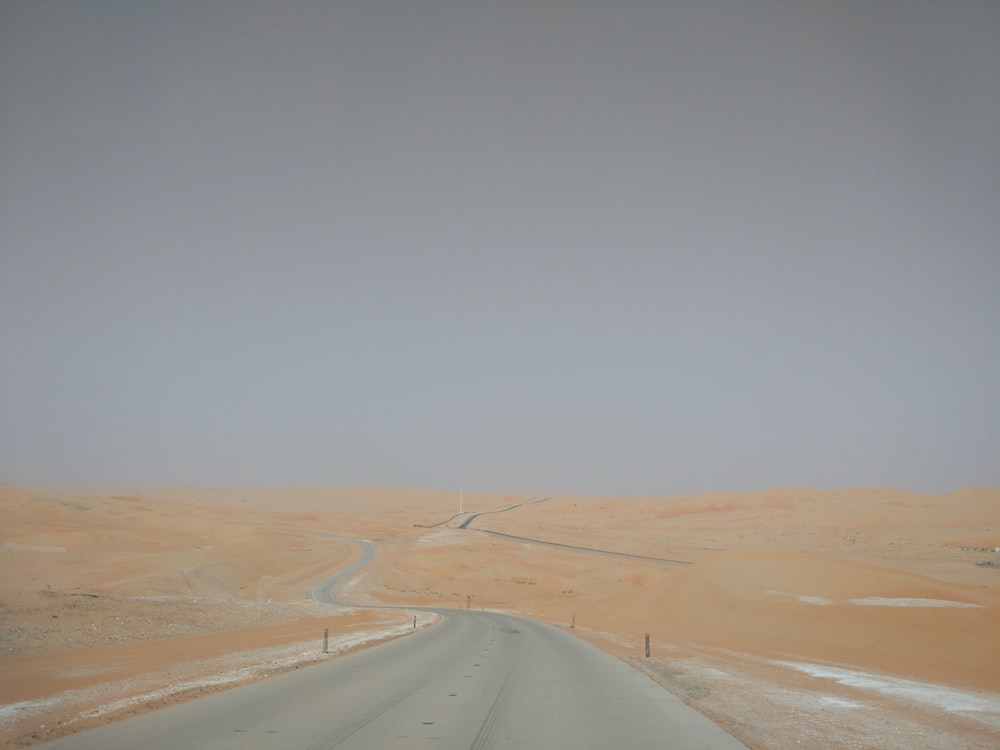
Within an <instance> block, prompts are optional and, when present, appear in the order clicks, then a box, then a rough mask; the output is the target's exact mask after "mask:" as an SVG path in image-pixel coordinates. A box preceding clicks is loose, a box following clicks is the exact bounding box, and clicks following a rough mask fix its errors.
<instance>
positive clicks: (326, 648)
mask: <svg viewBox="0 0 1000 750" xmlns="http://www.w3.org/2000/svg"><path fill="white" fill-rule="evenodd" d="M323 653H324V654H328V653H330V628H323Z"/></svg>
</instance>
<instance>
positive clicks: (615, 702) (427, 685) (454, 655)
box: [41, 610, 745, 750]
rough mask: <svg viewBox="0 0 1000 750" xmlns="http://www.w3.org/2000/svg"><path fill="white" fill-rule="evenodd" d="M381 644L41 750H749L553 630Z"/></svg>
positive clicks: (467, 617)
mask: <svg viewBox="0 0 1000 750" xmlns="http://www.w3.org/2000/svg"><path fill="white" fill-rule="evenodd" d="M438 611H439V612H440V614H441V615H442V620H441V622H440V624H438V625H437V626H435V627H432V628H428V629H426V630H418V631H414V633H413V634H412V635H409V636H406V637H403V638H399V639H397V640H395V641H392V642H390V643H387V644H385V645H382V646H378V647H377V648H372V649H368V650H366V651H361V652H357V653H354V654H351V655H348V656H345V657H342V658H340V659H334V660H331V661H328V662H323V663H321V664H318V665H315V666H311V667H307V668H303V669H300V670H297V671H294V672H289V673H286V674H283V675H280V676H277V677H273V678H270V679H267V680H263V681H261V682H257V683H254V684H251V685H246V686H244V687H241V688H236V689H234V690H230V691H226V692H223V693H217V694H215V695H211V696H208V697H206V698H201V699H199V700H195V701H191V702H189V703H184V704H180V705H177V706H173V707H170V708H166V709H163V710H160V711H155V712H153V713H149V714H145V715H143V716H139V717H136V718H133V719H129V720H126V721H122V722H119V723H117V724H111V725H108V726H105V727H100V728H97V729H93V730H90V731H87V732H81V733H79V734H76V735H72V736H69V737H65V738H62V739H60V740H56V741H54V742H50V743H48V744H46V745H43V746H41V747H44V748H47V749H48V750H56V749H57V748H58V749H60V750H63V749H66V750H81V749H82V748H88V749H89V748H92V749H93V750H135V748H145V749H147V750H178V749H180V748H185V749H188V748H213V750H229V749H232V750H236V749H238V750H263V749H264V748H275V749H278V748H280V749H281V750H293V749H296V748H302V749H303V750H326V749H327V748H339V749H340V750H361V749H364V750H381V748H435V749H436V750H450V749H452V748H455V749H458V748H461V749H462V750H486V749H487V748H532V749H534V750H546V749H547V748H551V749H552V750H566V749H567V748H572V749H585V748H595V749H596V748H600V749H601V750H608V749H609V748H621V749H623V750H624V749H625V748H628V749H629V750H640V749H641V748H677V749H683V748H718V749H719V750H728V749H730V748H745V746H744V745H743V744H742V743H740V742H739V741H737V740H735V739H734V738H733V737H731V736H730V735H728V734H726V733H725V732H723V731H722V730H721V729H720V728H719V727H718V726H716V725H715V724H713V723H712V722H711V721H709V720H708V719H706V718H705V717H704V716H702V715H701V714H699V713H697V712H696V711H693V710H692V709H690V708H688V707H687V706H685V705H684V704H683V703H682V702H681V701H679V700H678V699H676V698H674V697H673V696H672V695H671V694H670V693H668V692H667V691H665V690H663V689H662V688H661V687H659V686H658V685H657V684H656V683H654V682H653V681H652V680H650V679H649V678H647V677H646V676H645V675H643V674H642V673H641V672H638V671H636V670H635V669H633V668H631V667H630V666H628V665H627V664H625V663H624V662H622V661H620V660H618V659H616V658H614V657H613V656H610V655H608V654H605V653H604V652H602V651H600V650H599V649H597V648H595V647H593V646H591V645H589V644H588V643H586V642H584V641H581V640H579V639H578V638H575V637H573V636H572V635H569V634H567V633H565V632H563V631H561V630H559V629H557V628H555V627H552V626H550V625H545V624H542V623H536V622H533V621H530V620H523V619H520V618H517V617H512V616H509V615H503V614H497V613H491V612H475V611H466V610H438Z"/></svg>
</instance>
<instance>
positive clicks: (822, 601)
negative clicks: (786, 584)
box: [767, 589, 834, 607]
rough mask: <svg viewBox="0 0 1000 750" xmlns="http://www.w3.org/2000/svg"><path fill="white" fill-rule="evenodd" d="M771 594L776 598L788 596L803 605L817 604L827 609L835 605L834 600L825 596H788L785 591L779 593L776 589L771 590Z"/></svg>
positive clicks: (769, 591)
mask: <svg viewBox="0 0 1000 750" xmlns="http://www.w3.org/2000/svg"><path fill="white" fill-rule="evenodd" d="M767 593H769V594H772V595H774V596H787V597H788V598H790V599H797V600H798V601H800V602H802V603H803V604H816V605H818V606H821V607H825V606H827V605H829V604H834V601H833V599H827V598H826V597H825V596H807V595H805V594H788V593H786V592H784V591H777V590H775V589H769V590H768V592H767Z"/></svg>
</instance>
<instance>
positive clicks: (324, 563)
mask: <svg viewBox="0 0 1000 750" xmlns="http://www.w3.org/2000/svg"><path fill="white" fill-rule="evenodd" d="M458 505H459V497H458V493H455V492H439V491H431V490H399V489H379V488H336V489H329V488H286V489H268V490H260V489H222V488H214V487H181V488H178V487H132V488H93V487H91V488H67V487H31V488H18V487H10V486H5V487H0V613H2V620H0V670H2V674H3V679H2V680H0V739H2V741H3V742H4V746H5V747H24V746H30V745H32V744H37V743H39V742H42V741H44V740H46V739H50V738H52V737H55V736H59V735H62V734H66V733H69V732H75V731H79V730H81V729H83V728H86V727H87V726H92V725H94V724H95V723H101V722H106V721H113V720H117V719H120V718H123V717H125V716H128V715H132V714H134V713H137V712H141V711H146V710H153V709H155V708H158V707H161V706H163V705H168V704H169V703H171V702H176V701H178V700H186V699H190V698H193V697H197V696H198V695H202V694H204V693H206V692H209V691H212V690H218V689H225V688H226V687H230V686H232V685H236V684H240V683H242V682H246V681H249V680H253V679H261V678H263V677H266V676H267V675H269V674H274V673H276V672H279V671H283V670H287V669H295V668H299V667H302V666H305V665H308V664H309V663H312V662H315V661H317V660H319V659H327V658H336V656H337V655H338V654H340V653H344V652H345V651H347V650H350V649H353V648H363V647H366V646H368V645H370V644H373V643H377V642H379V641H380V640H384V639H386V638H392V637H405V634H406V633H407V632H409V631H410V630H411V629H412V627H413V618H414V617H416V618H417V619H418V623H417V625H418V627H431V626H433V622H434V616H433V615H432V614H430V613H427V612H425V611H422V610H407V609H405V607H406V606H435V607H467V606H468V607H473V608H485V609H499V610H505V611H509V612H511V613H515V614H521V615H524V616H527V617H531V618H534V619H538V620H542V621H545V622H549V623H552V624H554V625H556V626H558V627H562V628H565V629H567V630H568V631H569V632H571V633H574V634H575V635H577V636H579V637H582V638H586V639H588V640H590V641H592V642H594V643H595V644H597V645H598V646H600V647H602V648H604V649H606V650H608V651H611V652H612V653H615V654H616V655H618V656H620V657H621V658H623V659H626V660H627V661H629V662H630V663H632V664H634V665H635V666H636V667H638V668H640V669H642V670H644V671H645V672H647V673H648V674H649V675H650V676H651V677H653V678H654V679H656V680H657V681H659V682H660V683H661V684H663V685H664V686H665V687H666V688H667V689H668V690H671V691H672V692H674V693H675V694H677V695H679V696H680V697H681V698H683V699H684V700H685V701H687V702H688V703H690V704H691V705H692V706H694V707H695V708H697V709H699V710H700V711H702V712H704V713H706V714H707V715H709V716H710V717H711V718H713V719H714V720H716V721H717V722H719V723H720V724H722V725H723V726H724V727H725V728H726V729H728V730H729V731H731V732H732V733H733V734H735V735H736V736H737V737H739V738H740V739H742V740H743V741H744V742H746V743H747V744H748V745H749V746H750V747H754V748H784V747H801V746H803V745H806V746H810V745H811V746H828V747H880V748H887V747H890V748H891V747H900V748H904V747H905V748H911V747H942V746H963V747H984V748H986V747H996V746H998V745H1000V558H998V556H997V553H995V552H994V551H993V548H995V547H1000V490H995V489H985V488H975V489H966V490H961V491H957V492H953V493H950V494H946V495H929V494H918V493H913V492H904V491H899V490H888V489H880V488H848V489H840V490H819V489H811V488H788V489H778V490H771V491H766V492H753V493H739V492H732V493H728V492H727V493H712V494H701V495H685V496H680V495H674V496H663V497H642V498H636V497H631V498H594V497H589V498H588V497H542V496H536V497H529V496H523V495H505V494H502V493H469V492H466V493H464V497H463V509H464V511H465V513H464V514H461V515H458V514H457V511H458ZM477 513H479V514H481V515H478V516H476V517H475V518H474V519H472V521H471V523H470V528H466V529H462V528H459V526H460V525H461V524H462V523H463V522H465V521H467V520H468V519H469V518H470V516H472V515H473V514H477ZM328 534H337V535H341V536H344V537H351V538H358V539H365V540H368V541H370V542H371V543H372V544H373V546H374V548H375V550H376V553H377V555H376V558H375V561H374V562H373V563H372V564H371V565H370V566H368V567H367V568H365V569H364V570H363V571H362V572H361V573H360V574H358V575H357V576H356V577H355V578H353V579H352V580H351V581H350V582H349V583H348V584H347V585H346V586H344V587H343V588H342V589H341V591H340V596H341V598H342V599H344V600H347V601H350V602H352V603H355V604H356V605H357V606H354V607H351V608H348V609H335V608H331V607H328V606H325V605H322V604H320V603H319V602H314V601H312V600H311V599H310V592H311V590H312V587H313V586H315V585H316V584H317V583H318V582H320V581H321V580H323V579H324V578H325V577H326V576H327V575H329V574H330V573H332V572H333V571H335V570H337V569H339V568H343V567H344V566H346V565H348V564H350V562H352V561H353V560H355V559H356V558H357V557H358V556H359V551H358V550H357V549H356V548H355V547H354V546H353V545H350V544H348V543H346V542H343V541H340V540H337V539H334V538H332V537H329V536H327V535H328ZM557 545H565V546H557ZM366 603H372V604H375V603H377V604H397V605H400V607H402V609H399V610H393V609H366V608H365V607H364V606H363V605H364V604H366ZM324 629H326V630H328V631H329V633H330V640H329V646H328V651H329V653H323V651H322V635H323V631H324ZM646 633H648V634H649V635H650V643H651V653H650V656H649V657H648V658H647V657H646V656H645V654H644V651H645V643H644V641H645V634H646Z"/></svg>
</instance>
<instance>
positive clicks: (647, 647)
mask: <svg viewBox="0 0 1000 750" xmlns="http://www.w3.org/2000/svg"><path fill="white" fill-rule="evenodd" d="M646 658H647V659H648V658H649V633H646Z"/></svg>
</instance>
